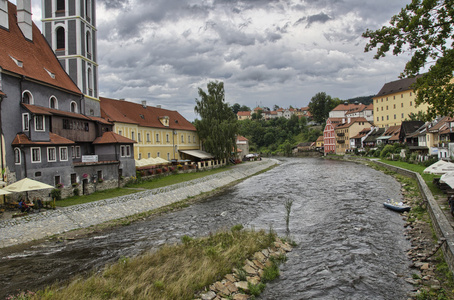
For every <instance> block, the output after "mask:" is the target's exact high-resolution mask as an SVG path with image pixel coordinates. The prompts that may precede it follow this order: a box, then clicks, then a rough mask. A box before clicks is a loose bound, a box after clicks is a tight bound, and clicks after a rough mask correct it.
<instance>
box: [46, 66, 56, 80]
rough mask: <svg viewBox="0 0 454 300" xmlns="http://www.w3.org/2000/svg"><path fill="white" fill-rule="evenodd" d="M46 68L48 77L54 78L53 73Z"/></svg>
mask: <svg viewBox="0 0 454 300" xmlns="http://www.w3.org/2000/svg"><path fill="white" fill-rule="evenodd" d="M44 70H46V72H47V74H49V76H50V78H52V79H55V74H54V73H52V72H51V71H49V70H48V69H46V68H44Z"/></svg>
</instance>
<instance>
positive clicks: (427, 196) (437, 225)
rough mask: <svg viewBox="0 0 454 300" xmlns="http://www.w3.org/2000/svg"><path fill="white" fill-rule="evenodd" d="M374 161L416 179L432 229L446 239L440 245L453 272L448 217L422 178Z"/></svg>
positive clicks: (453, 235)
mask: <svg viewBox="0 0 454 300" xmlns="http://www.w3.org/2000/svg"><path fill="white" fill-rule="evenodd" d="M374 162H375V163H377V164H378V165H380V166H382V167H385V168H387V169H389V170H391V171H394V172H396V173H399V174H402V175H404V176H407V177H411V178H414V179H416V181H417V182H418V186H419V190H420V192H421V196H422V197H423V198H424V200H425V201H426V203H427V210H428V212H429V215H430V218H431V219H432V224H433V227H434V230H435V232H436V234H437V236H438V238H439V239H440V238H445V239H446V243H444V244H443V246H442V249H443V254H444V257H445V260H446V263H447V264H448V266H449V268H450V270H451V272H453V273H454V230H453V228H452V226H451V224H450V223H449V221H448V219H447V218H446V215H445V214H444V213H443V212H442V211H441V208H440V206H439V205H438V203H437V202H436V201H435V199H434V197H433V195H432V193H431V192H430V190H429V187H428V186H427V184H426V182H425V181H424V179H422V177H421V175H420V174H418V173H415V172H412V171H409V170H406V169H402V168H399V167H395V166H391V165H388V164H385V163H382V162H379V161H374Z"/></svg>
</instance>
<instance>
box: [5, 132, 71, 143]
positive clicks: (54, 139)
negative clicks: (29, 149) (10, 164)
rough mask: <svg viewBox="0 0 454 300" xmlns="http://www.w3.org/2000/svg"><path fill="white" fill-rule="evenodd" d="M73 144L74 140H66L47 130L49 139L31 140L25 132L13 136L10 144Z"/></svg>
mask: <svg viewBox="0 0 454 300" xmlns="http://www.w3.org/2000/svg"><path fill="white" fill-rule="evenodd" d="M70 144H75V142H73V141H71V140H68V139H67V138H64V137H62V136H59V135H57V134H55V133H52V132H49V141H40V142H33V141H31V140H30V139H29V138H28V136H26V135H25V133H18V134H17V135H16V137H15V138H14V140H13V142H12V143H11V145H13V146H18V145H37V146H39V145H70Z"/></svg>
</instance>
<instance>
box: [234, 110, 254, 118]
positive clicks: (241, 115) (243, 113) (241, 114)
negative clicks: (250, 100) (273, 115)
mask: <svg viewBox="0 0 454 300" xmlns="http://www.w3.org/2000/svg"><path fill="white" fill-rule="evenodd" d="M250 115H251V112H250V111H239V112H237V116H239V117H248V116H250Z"/></svg>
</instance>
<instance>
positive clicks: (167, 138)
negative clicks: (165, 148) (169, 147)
mask: <svg viewBox="0 0 454 300" xmlns="http://www.w3.org/2000/svg"><path fill="white" fill-rule="evenodd" d="M166 142H167V143H170V140H169V134H168V133H167V134H166Z"/></svg>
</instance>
